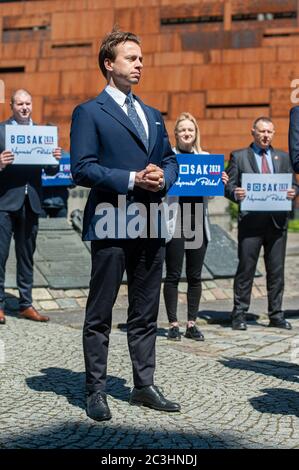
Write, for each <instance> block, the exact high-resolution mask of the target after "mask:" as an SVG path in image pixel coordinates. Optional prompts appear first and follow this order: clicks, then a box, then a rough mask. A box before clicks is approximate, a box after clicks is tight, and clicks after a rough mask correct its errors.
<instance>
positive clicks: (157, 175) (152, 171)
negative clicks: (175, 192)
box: [135, 163, 164, 192]
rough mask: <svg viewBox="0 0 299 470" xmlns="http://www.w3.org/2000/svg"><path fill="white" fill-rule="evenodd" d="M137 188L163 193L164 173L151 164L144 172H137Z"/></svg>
mask: <svg viewBox="0 0 299 470" xmlns="http://www.w3.org/2000/svg"><path fill="white" fill-rule="evenodd" d="M135 186H138V187H139V188H142V189H146V190H147V191H152V192H157V191H161V189H163V187H164V171H163V170H162V168H160V167H159V166H157V165H154V164H152V163H150V164H149V165H147V167H146V168H145V169H144V170H142V171H138V172H136V175H135Z"/></svg>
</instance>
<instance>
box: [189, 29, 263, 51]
mask: <svg viewBox="0 0 299 470" xmlns="http://www.w3.org/2000/svg"><path fill="white" fill-rule="evenodd" d="M261 40H262V32H261V31H258V30H253V31H249V30H245V31H235V32H234V31H221V30H220V31H219V30H218V31H216V32H195V33H192V32H190V33H183V34H182V48H183V50H193V51H204V50H209V49H231V48H237V49H239V48H245V47H259V46H260V43H261Z"/></svg>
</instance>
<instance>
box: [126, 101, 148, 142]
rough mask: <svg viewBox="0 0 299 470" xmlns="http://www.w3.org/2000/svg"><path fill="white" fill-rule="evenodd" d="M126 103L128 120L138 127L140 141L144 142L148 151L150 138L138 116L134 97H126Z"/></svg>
mask: <svg viewBox="0 0 299 470" xmlns="http://www.w3.org/2000/svg"><path fill="white" fill-rule="evenodd" d="M125 103H126V105H127V109H128V118H129V119H130V120H131V121H132V123H133V124H134V126H135V127H136V129H137V132H138V134H139V137H140V139H141V140H142V142H143V144H144V146H145V148H146V150H148V138H147V135H146V132H145V129H144V125H143V124H142V121H141V119H140V117H139V116H138V113H137V111H136V108H135V106H134V103H133V100H132V97H131V96H130V95H128V96H127V97H126V101H125Z"/></svg>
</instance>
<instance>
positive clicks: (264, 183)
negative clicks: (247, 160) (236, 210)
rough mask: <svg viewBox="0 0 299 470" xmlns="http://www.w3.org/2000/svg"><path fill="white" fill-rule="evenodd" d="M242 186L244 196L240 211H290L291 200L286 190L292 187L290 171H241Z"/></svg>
mask: <svg viewBox="0 0 299 470" xmlns="http://www.w3.org/2000/svg"><path fill="white" fill-rule="evenodd" d="M242 188H244V189H245V190H246V197H245V199H243V201H242V202H241V211H271V212H272V211H290V210H292V201H290V200H288V199H287V191H288V189H291V188H292V174H291V173H266V174H262V173H243V174H242Z"/></svg>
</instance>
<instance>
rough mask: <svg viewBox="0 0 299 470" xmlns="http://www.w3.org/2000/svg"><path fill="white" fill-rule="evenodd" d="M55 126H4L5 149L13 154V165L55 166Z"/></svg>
mask: <svg viewBox="0 0 299 470" xmlns="http://www.w3.org/2000/svg"><path fill="white" fill-rule="evenodd" d="M55 148H57V127H55V126H19V125H16V126H13V125H6V126H5V149H6V150H10V151H11V152H13V153H14V155H15V159H14V161H13V164H14V165H43V166H44V165H57V160H56V158H55V157H53V150H54V149H55Z"/></svg>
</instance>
